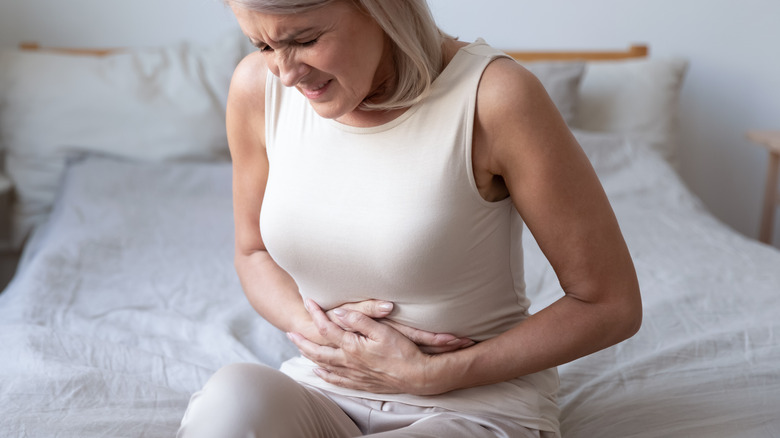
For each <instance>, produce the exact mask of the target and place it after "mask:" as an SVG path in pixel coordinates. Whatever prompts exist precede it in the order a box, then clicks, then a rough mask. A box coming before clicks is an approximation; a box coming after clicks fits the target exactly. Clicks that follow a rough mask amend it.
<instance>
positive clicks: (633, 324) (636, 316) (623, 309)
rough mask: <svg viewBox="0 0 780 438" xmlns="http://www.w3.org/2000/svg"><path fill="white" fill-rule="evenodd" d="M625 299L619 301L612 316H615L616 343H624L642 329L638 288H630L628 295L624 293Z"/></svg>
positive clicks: (641, 311) (640, 301) (640, 300)
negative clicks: (617, 307)
mask: <svg viewBox="0 0 780 438" xmlns="http://www.w3.org/2000/svg"><path fill="white" fill-rule="evenodd" d="M624 296H625V299H623V300H621V303H620V304H619V309H618V310H617V311H616V312H615V313H614V314H613V315H615V317H614V319H613V320H614V321H615V325H616V327H615V333H616V335H617V337H618V338H619V339H618V342H622V341H625V340H626V339H629V338H631V337H632V336H634V335H635V334H637V332H639V329H640V328H641V327H642V316H643V310H642V298H641V296H640V294H639V288H638V287H636V288H632V290H631V291H630V292H629V293H626V294H625V295H624Z"/></svg>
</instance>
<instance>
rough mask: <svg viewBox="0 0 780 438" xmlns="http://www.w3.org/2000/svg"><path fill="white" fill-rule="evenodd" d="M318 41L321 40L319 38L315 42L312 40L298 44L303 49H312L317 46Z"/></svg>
mask: <svg viewBox="0 0 780 438" xmlns="http://www.w3.org/2000/svg"><path fill="white" fill-rule="evenodd" d="M318 40H319V37H317V38H314V39H313V40H310V41H305V42H302V43H298V45H300V46H301V47H311V46H313V45H315V44H317V41H318Z"/></svg>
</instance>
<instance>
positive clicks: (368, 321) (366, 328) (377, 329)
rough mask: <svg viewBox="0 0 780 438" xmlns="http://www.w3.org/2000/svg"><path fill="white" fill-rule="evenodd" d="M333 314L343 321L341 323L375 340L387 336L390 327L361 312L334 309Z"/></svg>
mask: <svg viewBox="0 0 780 438" xmlns="http://www.w3.org/2000/svg"><path fill="white" fill-rule="evenodd" d="M333 314H334V315H336V317H337V318H338V319H339V321H341V322H340V324H339V325H343V326H345V327H346V328H347V330H349V331H353V332H358V333H360V334H362V335H363V336H365V337H366V338H369V339H371V340H373V341H380V340H381V339H383V338H385V337H386V334H387V330H389V329H390V328H389V327H388V326H387V325H385V324H382V323H379V322H377V321H375V320H374V319H373V318H370V317H368V316H366V315H364V314H362V313H360V312H354V311H351V310H346V309H333ZM350 340H351V339H350Z"/></svg>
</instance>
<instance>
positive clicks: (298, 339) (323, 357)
mask: <svg viewBox="0 0 780 438" xmlns="http://www.w3.org/2000/svg"><path fill="white" fill-rule="evenodd" d="M287 337H288V338H289V339H290V340H291V341H292V342H293V344H295V346H296V347H298V351H300V352H301V354H302V355H303V357H305V358H307V359H309V360H311V361H312V362H314V363H316V364H318V365H320V366H335V365H336V364H337V363H340V361H339V360H338V358H339V354H338V353H339V352H338V349H336V348H333V347H328V346H324V345H319V344H317V343H315V342H312V341H310V340H308V339H306V338H305V337H304V336H303V335H301V334H300V333H287Z"/></svg>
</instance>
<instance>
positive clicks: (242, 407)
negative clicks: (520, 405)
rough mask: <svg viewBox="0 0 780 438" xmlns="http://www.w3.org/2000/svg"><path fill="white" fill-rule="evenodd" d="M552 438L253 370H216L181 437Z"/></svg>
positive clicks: (236, 367)
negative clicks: (327, 390)
mask: <svg viewBox="0 0 780 438" xmlns="http://www.w3.org/2000/svg"><path fill="white" fill-rule="evenodd" d="M359 436H370V437H383V438H391V437H392V438H395V437H398V438H401V437H446V438H458V437H464V438H466V437H468V438H480V437H485V438H496V437H501V438H522V437H554V436H557V435H555V434H550V433H547V432H539V431H536V430H529V429H527V428H525V427H522V426H518V425H516V424H513V423H512V422H510V421H507V420H505V419H502V418H490V417H485V416H474V415H469V414H463V413H458V412H454V411H449V410H446V409H441V408H426V407H418V406H411V405H406V404H403V403H395V402H382V401H375V400H366V399H360V398H353V397H345V396H341V395H337V394H331V393H325V392H323V391H320V390H318V389H315V388H311V387H308V386H304V385H302V384H300V383H298V382H296V381H295V380H293V379H291V378H290V377H288V376H287V375H285V374H283V373H282V372H280V371H278V370H275V369H273V368H270V367H267V366H263V365H258V364H233V365H228V366H226V367H224V368H222V369H220V370H219V371H217V372H216V373H215V374H214V375H213V376H212V377H211V379H209V381H208V382H206V385H205V386H204V387H203V389H202V390H200V391H198V392H196V393H195V394H193V396H192V398H191V399H190V404H189V406H188V407H187V411H186V413H185V414H184V418H183V419H182V422H181V428H180V429H179V433H178V435H177V437H179V438H202V437H219V438H232V437H241V438H248V437H263V438H347V437H359Z"/></svg>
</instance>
